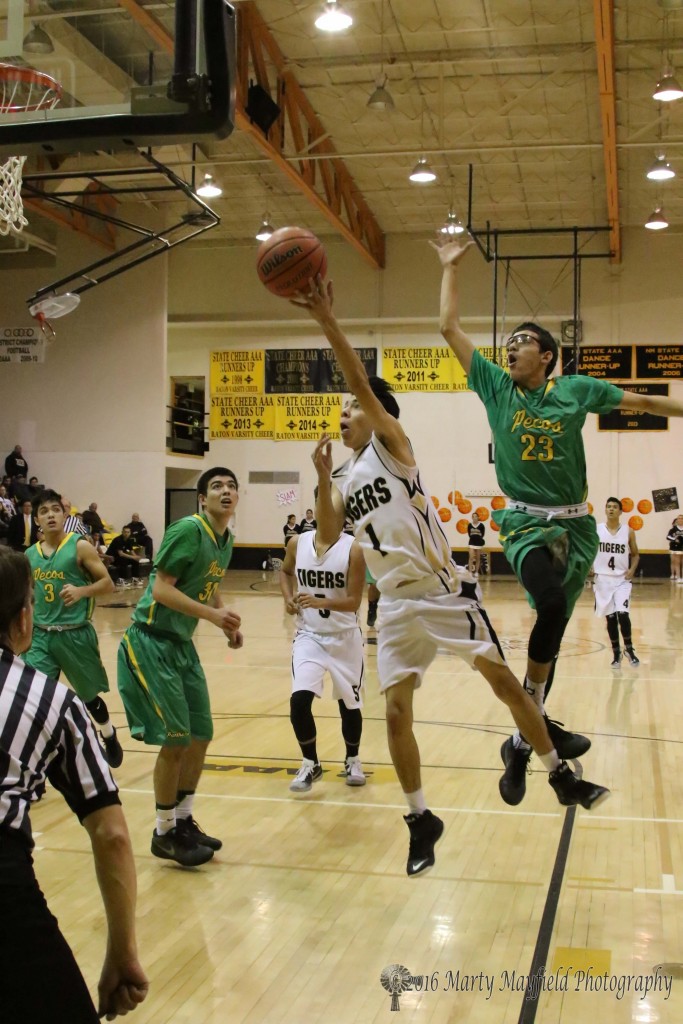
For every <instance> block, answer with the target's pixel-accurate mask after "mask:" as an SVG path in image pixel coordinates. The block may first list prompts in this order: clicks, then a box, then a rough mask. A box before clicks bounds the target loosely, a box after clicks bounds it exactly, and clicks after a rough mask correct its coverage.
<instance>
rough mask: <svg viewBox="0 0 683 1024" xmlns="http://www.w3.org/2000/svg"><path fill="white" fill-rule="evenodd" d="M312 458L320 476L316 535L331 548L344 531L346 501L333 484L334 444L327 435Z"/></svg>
mask: <svg viewBox="0 0 683 1024" xmlns="http://www.w3.org/2000/svg"><path fill="white" fill-rule="evenodd" d="M311 458H312V459H313V465H314V466H315V469H316V472H317V474H318V491H317V494H316V499H315V519H316V522H317V524H318V525H317V527H316V535H317V538H318V541H319V542H320V543H321V544H322V545H324V546H325V547H329V546H330V545H331V544H334V542H335V541H336V540H337V538H338V537H339V534H340V533H341V532H342V530H343V529H344V499H343V498H342V496H341V493H340V491H339V488H338V487H337V486H336V484H333V483H332V442H331V441H330V439H329V437H328V435H327V434H323V435H322V437H321V438H320V440H319V441H318V443H317V445H316V446H315V450H314V452H313V455H312V456H311Z"/></svg>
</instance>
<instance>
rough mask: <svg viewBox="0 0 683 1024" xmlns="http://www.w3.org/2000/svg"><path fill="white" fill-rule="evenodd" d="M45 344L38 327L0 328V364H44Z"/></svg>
mask: <svg viewBox="0 0 683 1024" xmlns="http://www.w3.org/2000/svg"><path fill="white" fill-rule="evenodd" d="M45 344H46V343H45V338H44V337H43V333H42V331H41V330H40V328H39V327H0V363H44V362H45Z"/></svg>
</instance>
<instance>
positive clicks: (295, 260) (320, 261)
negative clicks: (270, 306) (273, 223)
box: [256, 228, 327, 299]
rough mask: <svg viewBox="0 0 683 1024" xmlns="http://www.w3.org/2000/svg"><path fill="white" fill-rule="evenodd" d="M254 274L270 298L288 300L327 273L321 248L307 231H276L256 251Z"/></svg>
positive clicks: (297, 229) (286, 229)
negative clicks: (271, 294)
mask: <svg viewBox="0 0 683 1024" xmlns="http://www.w3.org/2000/svg"><path fill="white" fill-rule="evenodd" d="M256 270H257V271H258V276H259V278H260V280H261V281H262V283H263V284H264V285H265V286H266V288H267V289H268V291H269V292H272V293H273V295H279V296H281V297H282V298H285V299H288V298H291V297H292V296H293V295H296V293H297V292H300V291H306V290H307V286H308V282H309V281H310V280H311V278H314V277H317V276H318V274H320V276H321V277H324V276H325V274H326V273H327V256H326V254H325V250H324V248H323V244H322V242H321V241H320V239H319V238H316V236H315V235H314V234H313V232H312V231H307V230H306V228H278V230H277V231H274V232H273V234H272V235H271V236H270V238H266V240H265V241H264V242H261V244H260V245H259V247H258V252H257V254H256Z"/></svg>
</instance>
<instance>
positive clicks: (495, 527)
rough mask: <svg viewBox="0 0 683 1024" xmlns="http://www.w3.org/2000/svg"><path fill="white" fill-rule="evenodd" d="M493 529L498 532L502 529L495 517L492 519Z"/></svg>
mask: <svg viewBox="0 0 683 1024" xmlns="http://www.w3.org/2000/svg"><path fill="white" fill-rule="evenodd" d="M491 529H492V530H495V531H496V533H498V531H499V530H500V526H499V525H498V523H497V522H496V521H495V519H492V520H491Z"/></svg>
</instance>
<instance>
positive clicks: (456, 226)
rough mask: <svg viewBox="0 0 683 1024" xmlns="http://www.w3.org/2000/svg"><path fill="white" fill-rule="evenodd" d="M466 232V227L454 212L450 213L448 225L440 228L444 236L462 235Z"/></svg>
mask: <svg viewBox="0 0 683 1024" xmlns="http://www.w3.org/2000/svg"><path fill="white" fill-rule="evenodd" d="M464 230H465V227H464V225H463V223H462V221H461V220H460V218H459V217H458V215H457V214H456V213H454V212H453V210H449V211H448V216H447V217H446V223H445V224H444V225H443V227H441V228H439V231H440V232H441V234H442V235H449V236H453V235H461V234H462V233H463V232H464Z"/></svg>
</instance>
